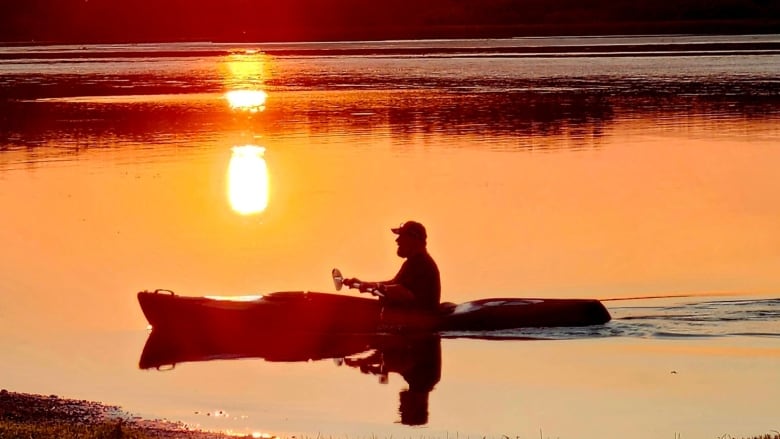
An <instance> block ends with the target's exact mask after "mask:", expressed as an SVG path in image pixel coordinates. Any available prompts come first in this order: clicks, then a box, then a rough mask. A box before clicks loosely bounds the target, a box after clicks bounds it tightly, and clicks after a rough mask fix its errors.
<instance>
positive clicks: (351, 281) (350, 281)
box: [342, 277, 362, 288]
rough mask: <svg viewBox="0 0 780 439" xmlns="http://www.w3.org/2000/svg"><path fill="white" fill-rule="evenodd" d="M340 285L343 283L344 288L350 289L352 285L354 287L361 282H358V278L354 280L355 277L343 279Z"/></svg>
mask: <svg viewBox="0 0 780 439" xmlns="http://www.w3.org/2000/svg"><path fill="white" fill-rule="evenodd" d="M342 283H343V284H344V285H346V286H348V287H350V288H352V286H353V285H355V284H362V282H361V281H360V279H358V278H356V277H350V278H347V279H344V280H343V281H342Z"/></svg>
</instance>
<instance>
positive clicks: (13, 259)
mask: <svg viewBox="0 0 780 439" xmlns="http://www.w3.org/2000/svg"><path fill="white" fill-rule="evenodd" d="M777 45H780V37H778V36H773V35H769V36H742V37H697V36H690V37H682V36H679V37H643V38H584V39H579V38H559V39H555V38H534V39H513V40H487V41H425V42H385V43H329V44H314V43H312V44H295V45H278V44H275V45H267V46H259V45H241V46H227V45H212V44H206V43H197V44H173V45H142V46H90V47H73V46H38V47H11V48H0V59H1V60H0V209H2V211H1V212H0V243H2V250H0V267H2V268H0V332H2V334H3V337H2V338H1V339H0V348H2V352H3V354H4V355H3V357H4V361H3V362H2V363H0V364H2V365H0V376H2V377H3V378H2V380H1V381H0V385H1V386H2V387H4V388H8V389H9V390H15V391H22V392H36V393H44V394H52V393H54V394H59V395H61V396H65V397H72V398H85V399H94V400H103V401H106V402H109V403H115V404H120V405H122V406H123V407H124V408H125V409H127V410H129V411H131V412H134V413H139V414H142V415H144V416H147V417H165V418H168V419H176V420H183V421H185V422H188V423H190V424H193V425H200V426H202V427H205V428H213V429H223V430H232V431H236V432H241V433H247V432H263V433H268V434H274V435H280V436H285V437H290V436H297V437H300V436H302V435H303V436H310V437H316V436H317V435H321V436H332V437H350V438H358V437H369V436H372V435H378V436H383V437H385V436H386V437H389V436H394V437H419V436H431V437H452V436H456V437H466V436H479V437H482V436H485V435H487V436H489V437H501V436H502V435H506V436H509V437H539V435H540V434H541V435H542V436H543V437H561V438H574V437H576V438H604V437H636V438H657V437H675V436H674V435H675V434H680V435H682V436H683V437H686V438H696V437H701V438H705V437H714V436H723V435H724V434H730V435H733V436H743V435H752V434H760V433H765V432H768V431H770V430H778V429H780V425H778V423H777V422H778V421H777V420H778V418H777V409H778V404H777V398H776V395H777V394H778V392H780V323H779V322H778V319H780V299H778V297H780V289H779V287H780V277H779V276H778V274H777V273H778V267H780V228H778V227H777V223H778V218H780V179H779V178H778V177H777V169H780V168H779V167H780V123H779V122H780V49H779V48H778V46H777ZM580 46H587V47H588V49H587V51H583V50H584V49H582V47H580ZM229 91H244V92H246V91H253V92H258V91H262V92H263V93H262V94H258V93H254V94H252V93H245V94H243V95H241V94H239V95H238V97H236V96H235V95H231V99H228V98H227V97H226V93H227V92H229ZM407 219H416V220H419V221H421V222H423V223H424V224H425V225H426V226H427V227H428V230H429V236H430V238H429V247H430V251H431V253H432V254H433V256H434V257H435V258H436V259H437V261H438V263H439V267H440V269H441V271H442V274H443V289H444V292H443V296H444V298H445V300H450V301H455V302H460V301H465V300H472V299H477V298H484V297H493V296H495V297H501V296H504V297H505V296H515V297H592V298H599V299H607V300H608V301H607V302H605V304H606V305H607V306H608V308H609V309H610V311H611V312H612V314H613V317H614V320H613V321H612V322H610V323H609V324H608V325H605V326H603V327H594V328H580V329H569V328H562V329H555V330H550V329H534V330H522V331H505V332H500V333H493V334H469V333H445V334H442V338H441V339H437V340H436V341H435V347H433V348H430V346H428V350H427V351H425V352H428V354H430V353H431V352H433V353H434V356H435V354H436V353H437V352H440V353H439V354H438V355H440V360H439V361H437V362H436V363H437V364H438V366H436V367H434V368H433V369H431V368H430V367H428V368H427V369H426V370H427V372H426V373H428V374H429V375H430V374H431V373H432V374H433V375H432V376H434V377H435V378H437V379H434V384H435V387H434V388H433V390H432V391H431V392H430V394H429V395H428V396H427V398H428V399H427V419H425V420H424V421H425V422H423V425H419V426H409V425H404V424H403V423H402V421H403V422H407V423H409V422H408V421H409V419H407V418H402V416H401V413H400V409H401V408H402V406H404V407H408V406H409V404H414V401H413V400H410V399H409V397H408V396H407V395H409V393H408V392H406V391H405V390H406V389H407V388H408V387H410V383H409V382H407V380H405V379H404V377H402V376H401V375H400V374H399V373H397V372H396V371H397V370H400V369H398V368H403V367H405V366H403V365H404V364H407V366H408V365H409V364H412V365H413V364H415V362H414V359H415V358H418V357H419V356H418V357H415V356H411V358H409V356H408V355H407V357H404V356H403V355H400V356H399V354H398V349H394V348H393V346H388V344H387V342H385V341H376V340H369V341H366V342H365V343H363V342H364V341H362V340H361V341H360V343H363V344H361V345H359V347H360V346H362V347H363V348H366V349H368V351H366V352H363V351H364V350H365V349H362V348H360V349H356V348H354V347H353V346H352V345H349V346H348V347H349V349H347V348H346V347H345V348H344V349H342V350H335V351H333V352H329V353H325V354H322V355H318V356H312V358H317V360H316V361H303V358H301V359H299V360H300V361H286V362H284V361H272V360H274V359H275V358H274V357H273V352H267V351H264V350H263V349H265V346H266V345H265V344H263V345H262V346H252V348H253V349H255V350H253V351H252V352H245V351H241V352H236V351H230V350H223V351H219V352H211V354H212V355H211V357H212V358H213V359H211V361H204V360H205V358H194V359H193V358H189V359H185V360H182V359H181V358H180V359H179V361H175V362H176V363H177V364H176V366H175V367H174V368H173V370H167V371H157V370H155V369H151V370H141V369H140V368H139V359H140V358H141V354H142V351H143V350H144V345H145V343H146V342H147V336H148V333H147V332H146V330H145V327H146V322H145V320H144V318H143V316H142V314H141V312H140V309H139V307H138V305H137V302H136V300H135V293H136V292H137V291H139V290H143V289H154V288H169V289H173V290H175V291H177V292H179V293H181V294H188V295H205V294H215V293H218V294H230V295H232V294H236V295H237V294H253V293H265V292H270V291H280V290H310V291H326V292H332V291H333V287H332V285H331V283H330V279H329V273H330V269H331V268H333V267H334V266H337V267H339V268H341V270H342V271H343V272H344V273H345V274H346V275H350V276H352V275H356V276H361V277H365V278H384V277H386V276H388V275H392V274H394V273H395V271H396V270H397V267H398V266H399V264H400V260H399V259H398V258H397V257H396V256H395V244H394V242H393V236H392V234H391V233H390V232H389V230H388V229H389V228H390V227H394V226H397V225H398V224H399V223H400V222H402V221H405V220H407ZM645 296H654V297H655V296H661V297H662V298H654V299H633V300H626V299H631V298H636V297H645ZM613 299H617V300H613ZM485 338H490V339H489V340H488V339H485ZM150 342H151V340H150ZM275 342H278V343H282V345H285V343H288V342H289V343H293V340H282V341H278V340H277V341H275ZM431 349H433V350H431ZM163 351H164V352H171V351H172V350H171V349H168V348H166V349H164V350H163ZM372 352H375V353H380V354H382V356H383V358H384V359H385V362H386V363H387V364H391V363H393V361H396V360H397V362H398V364H399V365H398V366H397V368H396V369H392V368H391V371H393V372H392V373H390V374H389V375H387V376H383V375H382V374H381V373H371V372H376V371H374V370H373V369H370V368H366V367H364V371H363V372H365V373H361V371H360V369H359V368H357V367H350V366H351V365H354V363H355V362H356V361H358V360H359V359H365V358H368V357H369V354H370V353H372ZM404 352H407V351H404ZM345 358H346V359H345ZM402 360H403V361H402ZM405 361H406V362H409V361H411V363H406V362H405ZM393 364H394V363H393ZM431 370H433V372H431ZM436 373H438V375H436ZM417 402H418V405H419V401H417Z"/></svg>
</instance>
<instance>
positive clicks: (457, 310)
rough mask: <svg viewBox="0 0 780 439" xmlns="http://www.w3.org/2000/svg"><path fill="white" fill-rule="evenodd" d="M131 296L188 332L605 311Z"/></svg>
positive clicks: (159, 319)
mask: <svg viewBox="0 0 780 439" xmlns="http://www.w3.org/2000/svg"><path fill="white" fill-rule="evenodd" d="M138 301H139V304H140V305H141V309H142V311H143V313H144V315H145V316H146V319H147V321H148V322H149V324H150V325H151V326H152V328H153V329H154V330H165V331H168V332H170V331H177V332H190V333H198V332H199V331H209V330H215V329H217V328H218V329H219V331H220V332H222V333H233V334H248V333H269V332H270V333H273V332H282V331H285V332H289V331H299V332H317V333H381V332H398V331H408V330H422V331H491V330H501V329H512V328H525V327H564V326H589V325H600V324H604V323H606V322H608V321H609V320H610V318H611V317H610V315H609V312H608V311H607V309H606V308H605V307H604V305H603V304H601V302H599V301H597V300H590V299H514V298H495V299H483V300H476V301H472V302H465V303H462V304H459V305H451V306H442V310H441V312H439V313H420V312H410V311H408V310H394V309H387V308H386V309H382V307H381V306H380V305H379V302H378V301H377V300H376V299H373V298H365V297H355V296H346V295H340V294H329V293H316V292H304V291H291V292H277V293H271V294H268V295H265V296H258V297H254V298H245V297H225V298H221V297H192V296H180V295H176V294H174V293H172V292H168V291H161V290H157V291H155V292H148V291H142V292H140V293H138Z"/></svg>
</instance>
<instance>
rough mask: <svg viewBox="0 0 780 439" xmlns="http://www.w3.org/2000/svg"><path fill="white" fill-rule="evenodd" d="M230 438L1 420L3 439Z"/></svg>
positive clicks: (116, 425) (117, 425)
mask: <svg viewBox="0 0 780 439" xmlns="http://www.w3.org/2000/svg"><path fill="white" fill-rule="evenodd" d="M229 437H230V438H236V436H227V435H224V434H216V433H206V432H196V431H164V430H148V429H140V428H138V427H133V426H129V425H126V424H124V423H123V422H119V421H104V422H100V423H97V424H94V425H83V424H78V423H72V422H65V421H57V422H45V423H36V422H14V421H7V420H0V439H180V438H181V439H185V438H186V439H224V438H229ZM239 437H241V436H239ZM247 437H248V436H247Z"/></svg>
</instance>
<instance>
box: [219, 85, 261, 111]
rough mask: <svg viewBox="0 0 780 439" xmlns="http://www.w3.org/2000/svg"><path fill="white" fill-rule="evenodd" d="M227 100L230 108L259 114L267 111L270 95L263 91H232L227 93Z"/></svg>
mask: <svg viewBox="0 0 780 439" xmlns="http://www.w3.org/2000/svg"><path fill="white" fill-rule="evenodd" d="M225 98H226V99H227V100H228V103H229V104H230V108H233V109H235V110H246V111H249V112H252V113H257V112H259V111H264V110H265V101H266V99H267V98H268V93H266V92H264V91H262V90H231V91H229V92H227V93H225Z"/></svg>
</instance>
